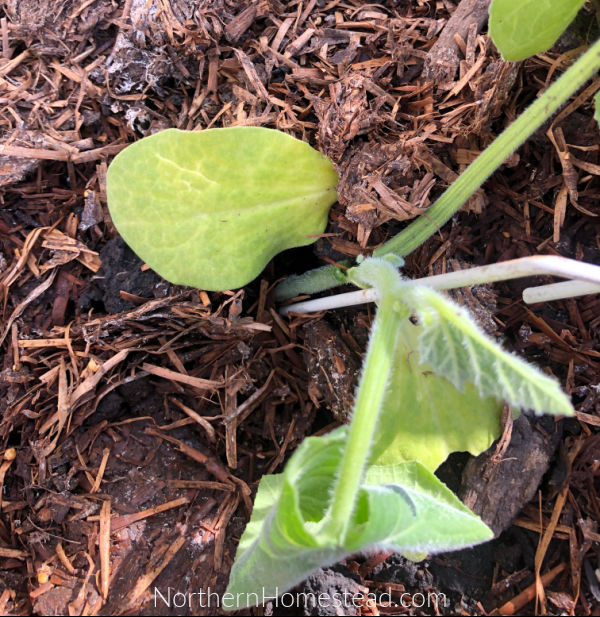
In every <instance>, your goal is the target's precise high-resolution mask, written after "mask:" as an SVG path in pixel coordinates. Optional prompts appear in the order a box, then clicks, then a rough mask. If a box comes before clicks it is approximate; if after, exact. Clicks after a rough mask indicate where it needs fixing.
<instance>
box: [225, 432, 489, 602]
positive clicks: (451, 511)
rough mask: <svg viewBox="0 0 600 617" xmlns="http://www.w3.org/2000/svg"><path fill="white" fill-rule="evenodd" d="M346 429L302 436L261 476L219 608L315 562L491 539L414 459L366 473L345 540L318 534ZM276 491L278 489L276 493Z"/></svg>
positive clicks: (250, 597)
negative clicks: (271, 475) (278, 469)
mask: <svg viewBox="0 0 600 617" xmlns="http://www.w3.org/2000/svg"><path fill="white" fill-rule="evenodd" d="M346 438H347V428H346V427H341V428H340V429H337V430H336V431H334V432H332V433H330V434H328V435H325V436H324V437H312V438H309V439H306V440H305V441H304V442H303V443H302V445H301V446H300V448H299V449H298V450H297V451H296V452H295V453H294V455H293V456H292V458H291V459H290V461H289V462H288V465H287V466H286V469H285V471H284V473H283V474H281V475H280V476H276V479H269V480H265V479H263V480H262V481H261V483H260V485H259V490H258V494H257V497H256V502H255V508H254V510H253V512H252V518H251V521H250V523H249V524H248V527H247V528H246V531H245V532H244V535H243V536H242V540H241V542H240V545H239V548H238V552H237V555H236V560H235V563H234V565H233V568H232V570H231V575H230V580H229V586H228V588H227V591H226V594H225V596H223V606H224V608H228V609H234V608H236V609H240V608H244V607H245V606H248V605H252V604H256V603H259V602H261V601H262V600H263V599H265V598H270V597H274V596H276V595H279V594H282V593H284V592H285V591H286V590H288V589H290V588H291V587H293V586H294V585H296V584H297V583H299V582H300V581H301V580H303V579H304V578H306V577H307V576H308V575H309V574H310V573H311V572H313V571H314V570H315V569H317V568H319V567H323V566H326V565H329V564H332V563H335V562H337V561H339V560H341V559H343V558H344V557H346V556H348V555H350V554H352V553H355V552H358V551H369V550H373V549H374V548H376V547H378V548H389V549H392V550H397V551H401V552H412V553H417V552H437V551H442V550H453V549H457V548H460V547H464V546H470V545H472V544H475V543H477V542H482V541H485V540H488V539H490V538H491V537H492V534H491V532H490V530H489V529H488V528H487V527H486V526H485V525H484V524H483V523H482V522H481V520H480V519H479V518H478V517H477V516H475V515H474V514H472V513H470V512H469V510H468V509H467V508H465V506H463V505H462V504H461V503H460V501H459V500H458V499H456V497H454V496H453V495H452V494H451V493H450V491H449V490H448V489H447V488H446V487H445V486H444V485H443V484H442V483H441V482H440V481H439V480H438V479H437V478H436V477H435V476H433V474H431V473H430V472H428V471H427V470H426V469H425V468H424V467H422V466H421V465H419V464H418V463H409V464H408V465H406V466H403V465H398V466H395V467H393V468H377V469H374V470H370V471H369V472H368V474H367V483H366V485H365V486H363V487H362V489H361V491H360V493H359V497H358V503H357V505H356V509H355V512H354V516H353V520H352V521H351V523H350V526H349V530H348V533H347V534H346V536H345V537H344V538H337V539H336V538H332V537H330V536H328V535H327V534H326V533H324V532H323V530H324V529H325V527H326V525H325V523H326V521H327V513H328V510H329V506H330V504H329V503H328V498H330V489H331V487H332V485H333V483H334V482H335V477H336V470H337V468H338V466H339V464H340V462H341V458H342V454H343V447H344V444H345V442H346ZM277 493H278V494H277Z"/></svg>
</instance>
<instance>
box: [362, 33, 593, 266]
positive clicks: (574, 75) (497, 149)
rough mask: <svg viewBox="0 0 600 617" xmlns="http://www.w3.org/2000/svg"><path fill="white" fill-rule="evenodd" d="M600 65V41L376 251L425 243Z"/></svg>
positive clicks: (381, 252)
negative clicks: (424, 210) (424, 209)
mask: <svg viewBox="0 0 600 617" xmlns="http://www.w3.org/2000/svg"><path fill="white" fill-rule="evenodd" d="M599 68H600V40H598V41H596V42H595V43H594V44H593V45H592V46H591V47H590V48H589V49H588V50H587V51H586V52H585V53H584V54H583V55H582V56H581V57H580V58H579V60H577V61H576V62H575V64H573V65H572V66H571V67H570V68H569V69H568V70H567V71H566V72H565V73H563V74H562V75H561V76H560V77H559V78H558V79H557V80H556V81H555V82H554V83H553V84H552V85H551V86H550V87H549V88H548V89H547V90H546V92H544V93H543V94H542V95H541V96H540V97H539V98H538V99H537V100H536V101H535V102H533V103H532V104H531V105H530V106H529V107H528V108H527V109H526V110H525V111H524V112H523V113H522V114H521V115H520V116H519V117H518V118H517V119H516V120H515V121H514V122H513V123H512V124H511V125H510V126H509V127H507V128H506V129H505V130H504V131H503V132H502V133H500V135H498V137H496V139H495V140H494V141H493V142H492V143H491V144H490V145H489V146H488V147H487V148H486V149H485V150H484V151H483V152H482V153H481V154H480V155H479V156H478V157H477V158H476V159H475V160H474V161H473V162H472V163H471V164H470V165H469V167H467V169H465V171H464V172H463V173H462V174H461V175H460V176H459V177H458V178H457V179H456V180H455V181H454V182H453V183H452V184H451V185H450V186H449V187H448V188H447V189H446V191H445V192H444V193H443V194H442V195H441V196H440V197H439V199H438V200H437V201H436V202H435V203H434V204H433V205H432V206H431V207H430V208H429V209H428V210H427V218H425V217H421V218H418V219H416V220H415V221H413V222H412V223H411V224H410V225H409V226H408V227H407V228H406V229H405V230H404V231H401V232H400V233H399V234H398V235H397V236H395V237H394V238H392V239H391V240H388V242H386V243H385V244H383V245H382V246H380V247H379V248H378V249H376V250H375V251H374V252H373V254H374V255H375V256H379V257H380V256H382V255H385V254H386V253H395V254H396V255H402V256H404V255H408V253H410V252H411V251H414V250H415V249H416V248H417V247H418V246H420V245H421V244H423V242H425V240H427V238H429V237H430V236H431V235H432V234H434V233H435V232H436V231H437V229H438V228H439V227H441V226H442V225H443V224H444V223H445V222H446V221H447V220H448V219H449V218H450V217H451V216H452V215H453V214H454V213H455V212H456V211H457V210H458V209H459V208H460V207H461V206H462V205H463V204H464V203H465V202H466V201H467V199H469V197H471V195H473V193H474V192H475V191H476V190H477V189H478V188H479V187H480V186H481V185H482V184H483V183H484V182H485V181H486V180H487V179H488V178H489V176H491V174H492V173H493V172H494V171H495V170H496V169H498V167H500V165H502V163H503V162H504V161H505V160H506V159H507V158H508V157H509V156H510V155H511V154H512V153H513V152H515V150H517V149H518V148H519V146H521V144H523V142H524V141H525V140H526V139H528V138H529V137H530V136H531V135H532V134H533V133H534V132H535V131H536V130H537V129H538V128H539V127H540V126H541V125H542V124H543V123H544V122H545V121H546V120H547V119H548V118H549V117H550V116H551V115H552V114H553V113H554V112H555V111H556V110H557V109H558V108H559V107H560V105H562V104H563V103H564V102H565V101H566V100H567V99H568V98H569V97H570V96H571V95H572V94H573V93H575V92H576V91H577V90H579V88H580V87H581V86H582V85H583V84H584V83H585V82H586V81H587V80H588V79H590V77H592V76H593V75H594V73H596V72H597V71H598V69H599Z"/></svg>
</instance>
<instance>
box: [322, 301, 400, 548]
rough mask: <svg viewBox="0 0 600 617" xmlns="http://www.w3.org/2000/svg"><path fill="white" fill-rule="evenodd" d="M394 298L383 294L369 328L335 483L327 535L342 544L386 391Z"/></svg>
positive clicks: (393, 330) (395, 326)
mask: <svg viewBox="0 0 600 617" xmlns="http://www.w3.org/2000/svg"><path fill="white" fill-rule="evenodd" d="M395 302H396V301H395V300H394V298H393V294H384V297H383V298H382V299H381V302H380V305H379V308H378V309H377V315H376V316H375V320H374V322H373V326H372V328H371V337H370V340H369V346H368V349H367V355H366V359H365V362H364V369H363V373H362V376H361V379H360V384H359V387H358V392H357V395H356V401H355V402H354V412H353V415H352V422H351V423H350V430H349V433H348V441H347V443H346V447H345V450H344V454H343V457H342V462H341V468H340V474H339V476H338V478H337V480H336V484H335V488H334V493H333V499H332V504H333V505H332V508H331V518H330V521H329V524H328V529H327V531H328V532H329V533H332V534H335V535H336V536H337V537H338V538H340V541H341V542H342V543H343V540H344V538H345V535H346V531H347V529H348V525H349V524H350V521H351V518H352V514H353V512H354V507H355V505H356V499H357V497H358V491H359V490H360V486H361V483H362V482H363V479H364V471H365V467H366V465H367V461H368V458H369V451H370V447H371V443H372V441H373V437H374V434H375V427H376V425H377V419H378V416H379V412H380V410H381V406H382V404H383V399H384V396H385V391H386V388H387V386H388V381H389V376H390V372H391V370H392V362H393V357H394V346H395V341H396V339H397V333H398V320H399V319H401V317H400V315H399V314H398V311H397V310H396V309H395V308H394V303H395Z"/></svg>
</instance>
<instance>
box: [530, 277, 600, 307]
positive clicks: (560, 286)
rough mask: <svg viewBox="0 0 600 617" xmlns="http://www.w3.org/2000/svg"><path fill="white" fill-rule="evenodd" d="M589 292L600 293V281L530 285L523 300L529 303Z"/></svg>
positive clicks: (549, 300) (582, 294) (584, 294)
mask: <svg viewBox="0 0 600 617" xmlns="http://www.w3.org/2000/svg"><path fill="white" fill-rule="evenodd" d="M587 294H600V283H588V281H563V282H562V283H553V284H552V285H540V286H539V287H528V288H527V289H524V290H523V301H524V302H525V303H527V304H535V303H536V302H551V301H552V300H562V299H563V298H576V297H577V296H586V295H587Z"/></svg>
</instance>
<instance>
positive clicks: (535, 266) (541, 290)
mask: <svg viewBox="0 0 600 617" xmlns="http://www.w3.org/2000/svg"><path fill="white" fill-rule="evenodd" d="M541 274H549V275H554V276H560V277H564V278H569V279H572V280H570V281H566V282H563V283H553V284H551V285H541V286H539V287H529V288H527V289H525V291H524V292H523V300H524V301H525V302H527V303H529V304H533V303H535V302H543V301H548V300H558V299H561V298H569V297H575V296H579V295H585V294H589V293H600V266H594V265H592V264H588V263H583V262H580V261H577V260H575V259H568V258H566V257H558V256H555V255H534V256H532V257H521V258H520V259H511V260H509V261H503V262H500V263H497V264H490V265H489V266H479V267H476V268H468V269H467V270H458V271H456V272H448V273H446V274H438V275H436V276H429V277H425V278H421V279H414V280H413V281H411V282H412V283H415V284H417V283H418V284H422V285H427V286H428V287H431V288H433V289H456V288H457V287H467V286H469V287H470V286H472V285H482V284H485V283H493V282H497V281H508V280H511V279H516V278H523V277H526V276H537V275H541ZM378 299H379V296H378V293H377V290H376V289H374V288H371V289H361V290H359V291H351V292H349V293H345V294H337V295H335V296H328V297H326V298H317V299H315V300H306V301H304V302H296V303H294V304H290V305H288V306H285V307H283V308H282V309H281V310H280V313H281V314H282V315H287V314H288V313H291V312H294V313H312V312H315V311H325V310H330V309H335V308H342V307H345V306H354V305H357V304H365V303H366V302H376V301H377V300H378Z"/></svg>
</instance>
